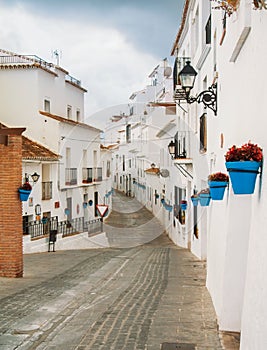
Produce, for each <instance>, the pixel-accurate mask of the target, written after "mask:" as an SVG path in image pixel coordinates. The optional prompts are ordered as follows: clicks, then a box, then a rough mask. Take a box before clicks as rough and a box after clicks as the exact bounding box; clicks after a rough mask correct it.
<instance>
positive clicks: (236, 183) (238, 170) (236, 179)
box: [225, 161, 261, 194]
mask: <svg viewBox="0 0 267 350" xmlns="http://www.w3.org/2000/svg"><path fill="white" fill-rule="evenodd" d="M225 165H226V168H227V170H228V172H229V176H230V179H231V183H232V187H233V191H234V194H252V193H253V192H254V189H255V183H256V178H257V174H258V170H259V167H260V165H261V162H255V161H244V162H242V161H240V162H226V163H225Z"/></svg>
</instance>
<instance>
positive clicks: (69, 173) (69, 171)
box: [65, 168, 77, 186]
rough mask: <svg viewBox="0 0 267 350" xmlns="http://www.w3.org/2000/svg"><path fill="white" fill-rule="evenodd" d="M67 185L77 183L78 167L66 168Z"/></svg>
mask: <svg viewBox="0 0 267 350" xmlns="http://www.w3.org/2000/svg"><path fill="white" fill-rule="evenodd" d="M65 185H66V186H73V185H77V168H66V169H65Z"/></svg>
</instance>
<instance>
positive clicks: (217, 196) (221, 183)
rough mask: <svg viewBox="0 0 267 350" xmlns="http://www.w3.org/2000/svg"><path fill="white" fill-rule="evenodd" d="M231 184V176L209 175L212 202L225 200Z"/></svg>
mask: <svg viewBox="0 0 267 350" xmlns="http://www.w3.org/2000/svg"><path fill="white" fill-rule="evenodd" d="M228 183H229V176H228V175H226V174H224V173H221V172H218V173H214V174H211V175H209V177H208V184H209V189H210V196H211V199H212V200H215V201H220V200H222V199H223V196H224V192H225V189H226V187H227V186H228Z"/></svg>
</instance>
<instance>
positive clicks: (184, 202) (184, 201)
mask: <svg viewBox="0 0 267 350" xmlns="http://www.w3.org/2000/svg"><path fill="white" fill-rule="evenodd" d="M180 206H181V209H182V210H186V209H187V201H186V200H181V203H180Z"/></svg>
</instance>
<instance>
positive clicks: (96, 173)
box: [93, 168, 103, 182]
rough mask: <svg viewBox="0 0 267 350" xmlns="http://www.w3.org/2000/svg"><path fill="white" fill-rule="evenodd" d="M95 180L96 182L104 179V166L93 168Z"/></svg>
mask: <svg viewBox="0 0 267 350" xmlns="http://www.w3.org/2000/svg"><path fill="white" fill-rule="evenodd" d="M93 175H94V177H93V181H94V182H99V181H102V180H103V178H102V168H93Z"/></svg>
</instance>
